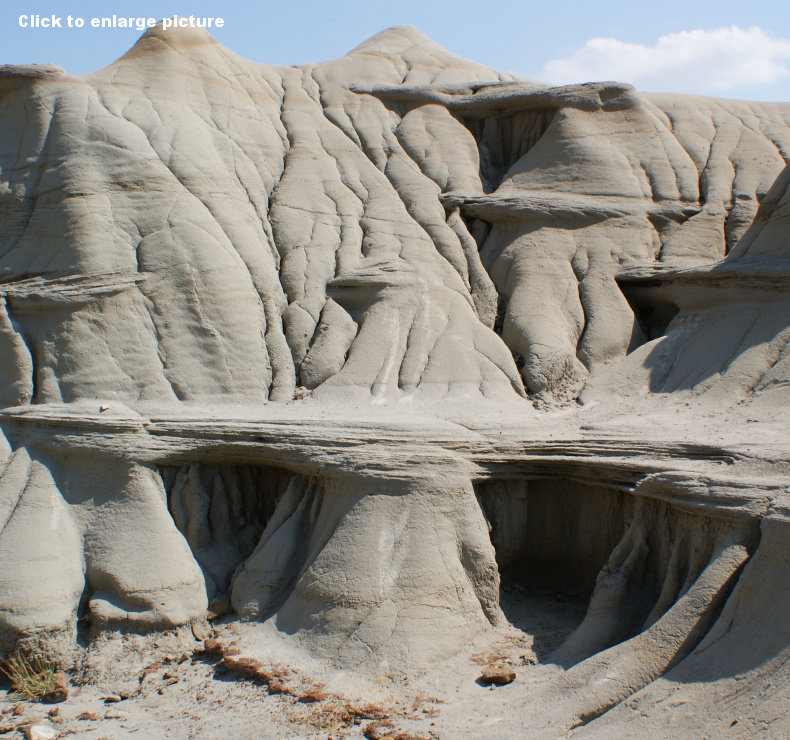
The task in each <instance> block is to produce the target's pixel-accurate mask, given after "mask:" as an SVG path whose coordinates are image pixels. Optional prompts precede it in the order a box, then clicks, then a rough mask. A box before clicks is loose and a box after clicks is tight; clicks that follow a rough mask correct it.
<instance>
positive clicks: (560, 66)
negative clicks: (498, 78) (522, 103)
mask: <svg viewBox="0 0 790 740" xmlns="http://www.w3.org/2000/svg"><path fill="white" fill-rule="evenodd" d="M536 77H537V78H538V79H540V80H544V81H546V82H550V83H554V84H567V83H574V82H589V81H598V80H617V81H620V82H628V83H630V84H632V85H634V87H636V88H637V89H639V90H646V91H661V92H689V93H696V94H703V95H705V94H707V95H716V94H719V95H720V94H726V93H727V92H728V91H730V90H735V89H737V88H745V87H752V88H755V87H757V86H760V87H761V88H762V89H764V88H765V87H766V86H770V85H776V84H777V83H781V82H782V81H784V80H788V79H789V78H790V39H786V38H780V37H777V36H772V35H770V34H768V33H766V32H765V31H763V30H762V29H761V28H759V27H757V26H752V27H751V28H748V29H746V30H744V29H742V28H739V27H738V26H730V27H729V28H716V29H714V30H712V31H702V30H696V31H681V32H679V33H670V34H667V35H665V36H661V37H660V38H659V39H658V41H657V42H656V43H655V44H654V45H652V46H645V45H644V44H632V43H628V42H626V41H619V40H618V39H613V38H603V37H598V38H593V39H590V40H589V41H587V43H585V45H584V46H583V47H581V48H580V49H576V50H575V51H574V52H573V53H572V54H571V55H570V56H567V57H565V58H563V59H553V60H551V61H550V62H547V63H546V64H545V65H544V66H543V69H542V70H541V71H540V73H539V74H538V75H536ZM782 87H785V86H784V85H783V86H782ZM777 94H780V93H778V92H777ZM780 95H781V97H780V98H778V99H781V98H783V99H785V100H790V89H787V91H786V92H785V91H784V90H783V91H782V92H781V94H780Z"/></svg>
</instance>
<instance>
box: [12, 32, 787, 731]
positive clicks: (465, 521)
mask: <svg viewBox="0 0 790 740" xmlns="http://www.w3.org/2000/svg"><path fill="white" fill-rule="evenodd" d="M0 95H2V103H0V131H2V136H0V403H2V410H1V411H0V475H1V476H2V477H0V564H2V567H0V643H2V648H3V649H4V650H10V649H12V648H13V647H14V646H15V645H18V644H22V645H42V644H43V645H46V646H47V647H48V648H49V649H57V650H58V651H60V652H61V653H62V654H68V653H70V652H71V653H73V652H74V651H75V650H77V649H78V645H81V646H83V647H84V646H85V645H88V644H90V641H91V640H93V639H94V638H95V637H96V636H97V635H99V634H100V633H102V632H106V631H113V630H122V631H127V630H138V631H139V630H143V631H145V630H152V629H153V630H158V629H167V628H172V627H176V626H179V625H185V624H190V623H193V622H196V621H200V620H202V619H203V618H204V616H205V613H206V608H207V605H208V603H209V602H214V601H217V600H221V599H222V598H225V597H229V598H230V600H231V603H232V606H233V609H234V610H235V613H236V614H237V615H238V617H239V618H242V619H245V620H259V621H261V622H266V624H264V625H261V629H270V630H272V632H273V633H274V634H276V635H279V636H280V638H281V639H283V640H286V641H288V642H289V643H291V644H294V645H296V646H298V647H299V649H304V650H305V651H307V652H308V653H309V654H310V655H312V656H318V657H319V658H320V659H323V660H325V661H327V662H328V663H329V664H332V665H335V666H340V667H354V668H355V669H356V670H358V671H361V672H366V673H369V674H372V675H378V674H380V673H385V672H393V671H395V672H398V671H400V672H403V673H406V674H412V673H418V672H419V671H421V670H424V669H426V668H429V667H430V666H432V665H436V663H437V662H438V661H441V660H444V659H446V658H448V657H449V656H452V655H454V654H456V653H458V651H459V650H462V649H465V648H467V647H468V646H469V645H470V644H472V643H474V642H475V641H479V640H484V639H485V637H486V635H487V634H488V633H490V632H491V630H493V629H494V628H495V627H496V626H497V625H501V624H503V623H505V622H506V620H507V616H506V614H504V613H503V611H502V608H501V604H500V577H503V578H505V579H510V580H511V581H513V580H514V581H517V582H518V583H520V584H523V586H524V588H526V589H527V590H529V588H531V587H532V586H533V585H534V584H542V586H548V587H549V588H551V589H553V590H557V591H563V590H564V589H565V590H568V591H569V592H575V593H582V594H583V595H584V598H585V600H586V601H587V602H588V607H587V613H586V616H585V618H584V619H583V621H582V622H581V623H580V624H579V625H578V627H577V628H576V630H575V631H574V632H573V633H572V635H571V636H570V637H569V638H568V640H567V641H566V642H565V643H564V644H563V645H562V646H561V647H560V648H559V649H558V650H557V651H555V652H554V653H553V654H551V655H550V656H548V657H547V658H546V660H547V662H548V663H551V664H553V665H555V666H560V667H561V668H562V670H560V669H557V671H556V672H555V673H552V674H551V675H552V678H551V679H550V680H549V679H547V680H545V681H543V682H542V683H541V684H540V685H538V686H535V687H532V688H530V691H529V692H526V691H525V692H524V693H523V694H521V695H519V696H520V698H519V700H518V701H517V702H516V704H517V706H516V707H515V709H516V710H517V711H516V714H515V715H514V716H515V719H513V723H514V724H513V726H512V727H511V728H510V730H512V731H513V732H518V731H523V727H524V726H525V723H527V725H526V726H529V727H530V728H531V729H532V731H534V732H535V733H536V734H537V733H539V732H541V731H545V732H546V733H547V734H558V733H562V732H565V731H566V730H568V729H570V728H572V727H575V726H581V725H583V726H584V729H585V731H587V732H591V733H596V732H598V733H600V734H601V735H602V736H607V737H608V736H611V734H612V732H613V728H615V729H617V730H618V731H622V730H623V729H624V728H626V729H627V730H628V731H629V732H634V733H640V732H643V731H644V730H645V729H646V728H647V727H648V726H649V727H651V728H652V730H653V731H654V732H655V731H657V730H656V728H660V727H665V722H666V716H665V715H666V713H667V712H669V711H671V712H673V713H675V714H674V715H673V716H678V715H685V716H686V720H687V722H688V723H691V725H693V723H694V722H695V721H700V722H701V721H702V720H701V719H700V720H697V719H695V718H700V717H703V716H705V717H720V716H723V715H722V713H721V711H720V710H721V708H722V707H726V708H727V710H728V712H730V713H732V712H734V713H735V714H737V715H738V716H739V717H740V718H741V720H740V722H741V724H740V727H741V728H752V729H760V728H763V727H765V726H767V725H765V723H770V722H773V721H774V720H775V719H776V717H778V716H781V715H782V714H783V712H782V711H779V710H778V709H777V708H778V707H781V706H783V705H786V702H787V700H788V699H789V698H790V669H788V667H787V666H788V662H787V659H788V657H790V623H788V621H787V620H786V619H785V614H786V610H787V609H788V607H790V575H788V574H789V573H790V528H789V525H790V519H789V518H788V517H789V516H790V514H789V512H790V496H788V487H787V481H788V472H790V448H788V441H789V440H790V436H789V435H788V433H787V429H786V424H785V420H784V414H785V413H786V412H787V410H788V409H790V350H788V342H789V341H790V299H788V297H787V287H788V285H790V166H788V161H790V105H788V104H759V103H746V102H736V101H729V100H716V99H711V98H694V97H689V96H680V95H645V94H641V93H638V92H636V91H635V90H634V89H633V88H631V87H630V86H628V85H625V84H619V83H612V82H602V83H590V84H582V85H575V86H569V87H559V88H552V87H547V86H545V85H542V84H540V83H537V82H533V81H529V80H523V79H517V78H514V77H512V76H510V75H503V74H501V73H498V72H495V71H493V70H491V69H488V68H486V67H483V66H480V65H478V64H474V63H472V62H468V61H466V60H463V59H460V58H458V57H456V56H454V55H452V54H450V53H448V52H446V51H444V50H443V49H441V48H439V47H437V46H436V45H435V44H433V43H432V42H431V41H429V40H428V39H427V38H425V37H424V36H423V35H422V34H420V33H419V32H418V31H416V30H414V29H411V28H393V29H390V30H388V31H384V32H382V33H380V34H378V35H377V36H375V37H373V38H372V39H370V40H369V41H367V42H365V43H364V44H362V45H361V46H359V47H357V48H356V49H354V50H353V51H351V52H350V53H349V54H347V55H346V56H344V57H342V58H340V59H337V60H334V61H331V62H327V63H323V64H315V65H307V66H300V67H269V66H264V65H260V64H256V63H253V62H250V61H247V60H245V59H242V58H240V57H238V56H236V55H234V54H233V53H232V52H230V51H229V50H228V49H226V48H224V47H222V46H221V45H220V44H218V43H217V42H215V41H214V40H213V39H212V38H211V37H210V36H209V35H207V34H206V33H205V32H202V31H194V30H171V31H168V32H164V31H163V30H162V29H161V27H157V28H154V29H151V30H149V31H148V32H146V33H145V35H144V36H143V37H142V38H141V39H140V40H139V42H138V43H137V44H136V45H135V46H134V47H133V48H132V49H131V50H130V51H129V52H128V53H127V54H126V55H124V56H123V57H122V58H121V59H119V60H118V61H117V62H115V63H114V64H112V65H110V66H109V67H107V68H106V69H103V70H101V71H99V72H96V73H94V74H91V75H87V76H84V77H73V76H70V75H68V74H66V73H65V72H64V71H63V70H61V69H59V68H57V67H53V66H31V67H5V68H2V70H0ZM536 587H537V586H536ZM78 620H79V626H78ZM53 646H54V647H53ZM527 694H529V695H527ZM669 696H671V697H672V702H667V701H666V699H667V698H668V697H669ZM670 707H672V708H671V709H670ZM608 710H611V711H608ZM703 710H704V711H703ZM604 713H606V714H604ZM727 716H729V714H728V715H727ZM722 721H723V720H722ZM781 721H782V720H780V723H781ZM783 721H784V722H785V723H786V722H787V720H783ZM783 726H784V727H785V728H786V729H787V725H786V724H785V725H783ZM771 727H772V728H773V729H774V730H775V729H776V728H777V727H778V725H777V724H774V725H771ZM502 731H503V732H506V731H508V728H506V727H503V730H502Z"/></svg>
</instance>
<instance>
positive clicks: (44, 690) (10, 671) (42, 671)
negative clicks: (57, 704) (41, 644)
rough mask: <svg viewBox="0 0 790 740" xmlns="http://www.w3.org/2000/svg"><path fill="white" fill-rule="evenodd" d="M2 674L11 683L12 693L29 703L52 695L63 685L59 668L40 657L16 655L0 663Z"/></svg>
mask: <svg viewBox="0 0 790 740" xmlns="http://www.w3.org/2000/svg"><path fill="white" fill-rule="evenodd" d="M0 672H2V673H3V674H5V675H6V676H7V677H8V680H9V681H11V691H12V692H13V693H14V694H16V696H17V697H18V698H19V699H26V700H28V701H39V700H41V699H43V698H44V697H45V696H48V695H51V694H52V693H53V692H55V691H56V690H57V689H58V688H59V686H60V684H61V680H60V674H58V672H57V667H56V666H55V665H53V664H52V663H50V662H49V661H47V660H46V659H44V658H42V657H40V656H38V655H34V656H32V657H27V656H25V655H23V654H21V653H16V654H15V655H12V656H11V657H9V658H8V659H7V660H5V661H3V662H2V663H0Z"/></svg>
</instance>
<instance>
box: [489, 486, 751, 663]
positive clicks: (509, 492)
mask: <svg viewBox="0 0 790 740" xmlns="http://www.w3.org/2000/svg"><path fill="white" fill-rule="evenodd" d="M475 491H476V495H477V498H478V501H479V503H480V506H481V509H482V510H483V513H484V516H485V518H486V520H487V522H488V526H489V532H490V536H491V542H492V544H493V546H494V549H495V551H496V559H497V565H498V567H499V571H500V577H501V590H500V601H501V607H502V610H503V612H504V614H505V616H506V617H507V619H508V621H509V622H510V623H511V624H512V625H513V626H514V627H516V628H518V629H520V630H522V631H523V632H525V633H529V634H531V635H532V636H533V639H534V645H533V649H534V650H535V652H536V654H537V655H538V657H539V658H540V659H541V660H543V659H548V661H549V662H556V663H559V664H562V665H564V666H565V667H568V666H570V665H574V664H575V663H576V662H578V661H580V660H583V659H585V658H587V657H589V656H590V655H593V654H594V653H597V652H600V651H602V650H605V649H607V648H609V647H612V646H613V645H616V644H619V643H621V642H624V641H626V640H628V639H630V638H632V637H634V636H636V635H638V634H639V633H642V632H645V631H646V630H648V629H649V628H650V627H651V626H652V625H654V624H655V623H656V622H657V621H658V620H660V619H661V618H662V617H663V616H664V615H666V614H667V613H669V612H670V610H672V608H673V606H675V604H677V602H678V601H679V600H680V599H681V598H682V597H683V596H684V595H685V594H686V593H688V592H689V590H690V589H691V588H692V587H693V586H694V585H695V583H696V582H697V581H698V579H700V577H701V575H702V574H703V571H705V570H706V568H708V566H709V565H711V564H712V563H713V562H714V561H715V560H716V558H717V557H718V555H719V554H720V552H721V551H722V550H723V549H724V548H725V547H726V546H727V545H728V544H729V543H732V542H742V543H748V546H749V550H753V548H754V546H755V545H756V542H755V540H756V538H757V528H756V525H755V524H754V523H753V522H745V521H730V520H728V519H726V518H719V517H716V516H711V515H709V514H708V513H705V514H703V513H698V512H697V511H693V510H690V509H688V508H686V507H684V506H680V505H675V504H673V503H671V502H669V501H666V500H662V499H658V498H649V497H646V496H642V495H635V494H634V493H633V492H632V491H629V490H628V489H625V488H622V487H618V486H615V485H607V484H606V483H601V482H598V481H595V482H589V481H584V480H579V479H575V478H570V477H535V478H509V479H491V480H484V481H480V482H478V483H477V484H476V485H475ZM735 579H737V573H735V574H734V575H733V578H732V579H731V581H729V582H728V584H727V585H726V586H725V587H723V588H722V589H721V594H720V598H718V599H717V600H716V601H715V604H714V605H713V606H712V607H710V608H706V609H707V611H706V612H705V613H701V614H700V615H699V628H698V629H697V630H696V631H695V633H694V635H693V636H692V637H691V638H690V642H689V645H690V646H691V647H693V645H696V644H697V642H699V640H700V639H701V638H702V636H704V634H705V632H706V631H707V628H708V627H709V626H710V624H712V622H713V621H714V620H715V617H716V616H717V615H718V612H719V610H720V608H721V606H722V605H723V603H724V600H726V596H727V594H728V593H729V590H730V589H731V587H732V585H733V584H734V582H735Z"/></svg>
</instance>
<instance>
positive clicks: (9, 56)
mask: <svg viewBox="0 0 790 740" xmlns="http://www.w3.org/2000/svg"><path fill="white" fill-rule="evenodd" d="M35 13H38V14H40V15H42V16H49V15H50V14H55V15H56V16H61V17H65V16H66V15H67V14H69V13H70V14H72V15H74V16H80V17H83V18H85V19H88V23H89V19H90V18H91V17H94V16H108V15H112V14H113V13H115V14H117V15H123V16H134V17H137V16H152V17H156V18H161V17H163V16H166V15H172V14H173V13H178V14H180V15H190V14H192V15H198V16H213V17H217V16H220V17H223V18H224V20H225V26H224V28H222V29H217V30H216V32H214V36H215V37H216V38H217V39H218V40H220V41H221V42H222V43H224V44H225V45H227V46H228V47H230V48H231V49H233V51H235V52H236V53H238V54H241V55H242V56H245V57H247V58H249V59H253V60H255V61H258V62H263V63H268V64H299V63H303V62H314V61H322V60H325V59H330V58H333V57H336V56H340V55H342V54H344V53H345V52H346V51H348V50H349V49H351V48H353V47H354V46H356V45H357V44H358V43H360V42H361V41H363V40H364V39H366V38H368V37H369V36H372V35H373V34H374V33H376V32H377V31H380V30H382V29H383V28H386V27H388V26H392V25H396V24H404V23H405V24H410V25H413V26H416V27H417V28H419V29H420V30H422V31H423V32H424V33H426V34H427V35H428V36H430V37H431V38H432V39H433V40H434V41H436V42H437V43H439V44H441V45H442V46H444V47H446V48H447V49H449V50H451V51H453V52H455V53H457V54H460V55H462V56H465V57H468V58H470V59H474V60H476V61H479V62H482V63H485V64H488V65H490V66H492V67H496V68H498V69H501V70H505V71H509V72H517V73H519V74H522V75H525V76H528V77H533V78H536V79H541V80H545V81H548V82H553V83H562V82H572V81H573V82H585V81H589V80H592V79H618V80H622V81H625V82H631V83H633V84H635V85H636V86H637V87H638V88H639V89H643V90H654V91H656V90H657V91H662V90H664V91H680V92H690V93H696V94H701V95H717V96H722V97H741V98H748V99H757V100H790V2H788V0H759V1H758V0H751V2H747V1H745V0H737V1H736V0H716V1H715V2H714V1H712V0H701V1H699V2H695V1H694V0H664V1H663V2H655V3H651V4H648V3H642V2H638V3H631V4H629V5H626V4H624V3H623V2H622V0H620V1H619V2H610V1H609V0H587V1H586V2H567V0H555V1H554V2H545V0H544V1H543V2H540V3H538V2H534V1H529V0H520V1H519V0H507V1H505V0H474V1H468V0H456V1H455V2H447V1H441V2H440V1H438V0H400V2H399V1H398V0H392V2H390V3H377V2H375V1H374V0H371V1H370V2H356V1H354V2H352V1H349V0H343V1H335V2H331V1H330V0H325V1H324V2H316V1H315V0H291V1H290V2H286V0H277V1H276V2H274V1H272V0H259V2H254V3H252V2H251V3H233V2H221V1H217V0H215V1H214V2H207V1H206V0H194V1H192V2H181V1H176V2H168V1H167V0H164V1H161V0H160V1H158V2H153V1H151V0H137V1H136V2H129V1H122V0H117V1H115V2H114V1H113V0H81V1H80V0H73V2H68V1H67V2H54V1H50V2H41V1H39V0H30V1H29V2H27V1H25V0H3V2H2V3H1V4H0V63H3V64H22V63H31V62H54V63H56V64H59V65H61V66H62V67H64V68H65V69H66V70H67V71H69V72H71V73H74V74H82V73H85V72H89V71H92V70H94V69H98V68H100V67H103V66H105V65H106V64H109V63H110V62H111V61H113V60H114V59H116V58H117V57H119V56H120V55H121V54H122V53H123V52H124V51H125V50H126V49H127V48H128V47H130V46H131V45H132V44H133V43H134V42H135V40H136V39H137V37H138V36H139V35H140V32H138V31H135V30H120V29H115V30H110V29H91V28H89V27H88V24H86V27H85V28H84V29H82V30H77V29H65V28H64V29H62V30H60V29H52V30H50V29H27V28H20V27H19V23H18V17H19V16H20V15H22V14H35Z"/></svg>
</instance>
